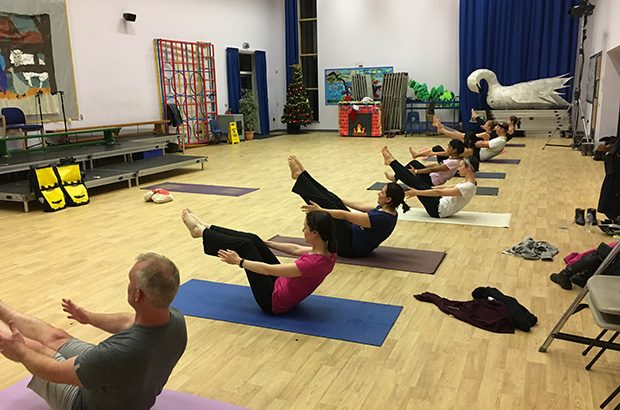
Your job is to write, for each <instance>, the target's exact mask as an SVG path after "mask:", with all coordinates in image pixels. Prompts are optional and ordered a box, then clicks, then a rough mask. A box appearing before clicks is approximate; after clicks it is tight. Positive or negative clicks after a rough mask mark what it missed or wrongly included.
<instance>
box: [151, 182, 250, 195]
mask: <svg viewBox="0 0 620 410" xmlns="http://www.w3.org/2000/svg"><path fill="white" fill-rule="evenodd" d="M155 188H161V189H166V190H168V191H170V192H186V193H190V194H205V195H222V196H241V195H245V194H249V193H250V192H254V191H258V188H239V187H234V186H220V185H203V184H184V183H181V182H163V183H161V184H157V185H151V186H147V187H143V188H142V189H155Z"/></svg>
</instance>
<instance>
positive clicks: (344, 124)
mask: <svg viewBox="0 0 620 410" xmlns="http://www.w3.org/2000/svg"><path fill="white" fill-rule="evenodd" d="M338 108H339V114H338V117H339V129H340V135H343V136H352V137H380V136H382V135H383V130H382V128H381V105H380V103H379V102H373V103H361V102H341V103H340V104H339V107H338Z"/></svg>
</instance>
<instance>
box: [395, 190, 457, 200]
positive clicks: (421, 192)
mask: <svg viewBox="0 0 620 410" xmlns="http://www.w3.org/2000/svg"><path fill="white" fill-rule="evenodd" d="M461 195H462V194H461V191H459V189H458V188H441V189H415V188H412V189H410V190H408V191H406V192H405V196H406V197H407V198H411V197H414V196H461Z"/></svg>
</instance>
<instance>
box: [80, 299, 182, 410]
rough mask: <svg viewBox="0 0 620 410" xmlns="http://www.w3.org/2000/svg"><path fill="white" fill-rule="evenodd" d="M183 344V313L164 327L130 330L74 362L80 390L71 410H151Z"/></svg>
mask: <svg viewBox="0 0 620 410" xmlns="http://www.w3.org/2000/svg"><path fill="white" fill-rule="evenodd" d="M186 345H187V329H186V327H185V319H184V318H183V315H182V314H181V312H179V311H178V310H176V309H174V308H170V321H169V322H168V323H167V324H165V325H162V326H154V327H153V326H141V325H133V326H132V327H130V328H129V329H127V330H123V331H121V332H119V333H117V334H115V335H113V336H111V337H109V338H108V339H106V340H104V341H103V342H101V343H99V345H97V346H95V347H93V348H92V349H90V350H88V351H87V352H85V353H84V354H82V355H79V356H78V357H77V358H76V360H75V370H76V373H77V376H78V378H79V379H80V382H81V383H82V387H81V388H80V393H79V395H78V397H77V398H76V399H75V402H74V403H73V410H86V409H88V410H93V409H106V410H114V409H132V410H133V409H135V410H140V409H150V408H151V407H152V406H153V405H154V404H155V398H156V397H157V395H158V394H159V393H161V391H162V389H163V388H164V385H165V384H166V382H167V381H168V377H169V376H170V373H171V372H172V369H173V368H174V366H175V365H176V364H177V362H178V361H179V359H180V358H181V355H182V354H183V352H184V351H185V346H186Z"/></svg>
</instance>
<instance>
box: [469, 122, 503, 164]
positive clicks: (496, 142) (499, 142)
mask: <svg viewBox="0 0 620 410" xmlns="http://www.w3.org/2000/svg"><path fill="white" fill-rule="evenodd" d="M508 128H509V126H508V124H507V123H505V122H500V123H498V124H497V126H496V127H495V132H496V133H497V137H496V138H493V139H490V140H488V141H478V142H477V143H476V146H478V147H479V148H480V161H483V162H484V161H488V160H490V159H491V158H493V157H496V156H497V155H499V154H500V153H501V152H502V151H503V150H504V148H505V147H506V142H507V141H508V135H507V134H508Z"/></svg>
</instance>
